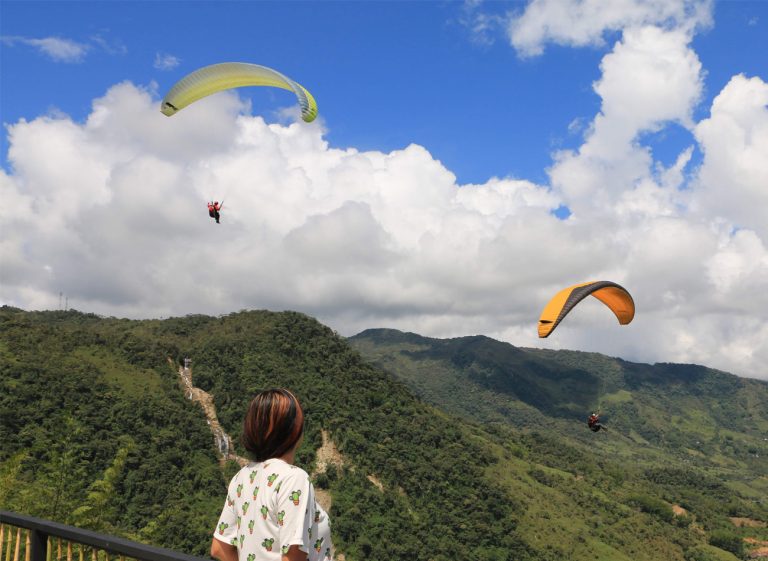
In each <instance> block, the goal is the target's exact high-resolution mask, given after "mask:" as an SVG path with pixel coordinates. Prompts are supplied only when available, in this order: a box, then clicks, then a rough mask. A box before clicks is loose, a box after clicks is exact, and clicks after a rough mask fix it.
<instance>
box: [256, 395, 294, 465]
mask: <svg viewBox="0 0 768 561" xmlns="http://www.w3.org/2000/svg"><path fill="white" fill-rule="evenodd" d="M303 433H304V412H303V411H302V409H301V405H299V400H298V399H296V396H295V395H293V394H292V393H291V392H289V391H288V390H285V389H271V390H264V391H263V392H261V393H259V394H257V395H256V397H254V398H253V400H252V401H251V404H250V405H249V406H248V413H246V415H245V422H244V423H243V438H242V442H243V446H245V449H246V450H248V451H249V452H250V453H251V454H252V455H253V459H254V460H256V461H257V462H263V461H265V460H268V459H270V458H279V457H280V456H282V455H283V454H285V453H286V452H288V451H289V450H291V448H293V447H294V446H296V443H297V442H299V439H301V435H302V434H303Z"/></svg>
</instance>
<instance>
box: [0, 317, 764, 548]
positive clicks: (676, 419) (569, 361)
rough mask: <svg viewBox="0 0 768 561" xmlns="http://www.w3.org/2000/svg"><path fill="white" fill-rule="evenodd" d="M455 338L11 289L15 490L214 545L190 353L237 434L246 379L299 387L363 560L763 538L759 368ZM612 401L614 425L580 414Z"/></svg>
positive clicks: (2, 458)
mask: <svg viewBox="0 0 768 561" xmlns="http://www.w3.org/2000/svg"><path fill="white" fill-rule="evenodd" d="M457 341H458V340H450V341H444V342H440V341H439V340H427V339H425V338H419V337H418V336H412V335H406V334H400V333H399V332H389V331H375V332H366V333H364V334H361V335H360V336H358V337H356V338H353V340H352V341H351V344H350V341H348V340H346V339H344V338H343V337H340V336H339V335H338V334H336V333H334V332H333V331H332V330H331V329H329V328H327V327H325V326H323V325H321V324H320V323H318V322H317V321H316V320H314V319H312V318H310V317H307V316H305V315H302V314H298V313H293V312H283V313H272V312H265V311H252V312H240V313H235V314H230V315H227V316H223V317H207V316H187V317H184V318H171V319H167V320H144V321H134V320H124V319H114V318H102V317H98V316H95V315H92V314H82V313H79V312H76V311H68V312H24V311H22V310H18V309H14V308H9V307H3V308H2V309H0V442H2V448H0V505H2V508H5V509H8V510H14V511H18V512H23V513H26V514H31V515H34V516H39V517H43V518H48V519H52V520H57V521H61V522H65V523H69V524H74V525H77V526H81V527H87V528H92V529H96V530H100V531H104V532H108V533H113V534H117V535H122V536H126V537H129V538H133V539H137V540H140V541H144V542H147V543H152V544H156V545H162V546H165V547H170V548H174V549H177V550H180V551H184V552H188V553H194V554H198V555H206V554H207V549H208V546H209V544H210V539H211V538H210V537H211V534H212V531H213V525H214V523H215V521H216V519H217V517H218V514H219V512H220V509H221V507H222V504H223V501H224V496H225V493H226V485H227V483H228V481H229V478H230V477H231V475H232V474H233V473H234V471H235V470H236V469H237V466H236V465H235V464H234V462H230V463H229V464H227V465H224V466H223V467H221V466H220V464H219V461H218V457H217V450H216V448H215V446H214V442H213V438H212V436H211V432H210V430H209V427H208V425H207V423H206V420H205V417H204V416H203V414H202V411H201V409H200V408H199V406H198V405H197V404H195V403H192V402H191V401H189V400H187V399H186V397H185V394H184V391H183V390H182V387H181V385H180V383H179V378H178V374H177V368H178V365H179V364H180V363H181V362H182V361H183V359H184V358H185V357H189V358H191V359H192V361H193V364H194V380H195V384H196V385H197V386H198V387H200V388H202V389H203V390H205V391H207V392H209V393H211V394H212V395H213V396H214V400H215V405H216V409H217V411H218V416H219V420H220V421H221V423H222V425H223V427H224V428H225V429H226V430H227V431H228V432H229V434H230V435H231V436H232V437H233V439H234V441H235V443H236V445H237V446H239V444H237V442H238V440H239V434H240V431H241V424H242V418H243V414H244V412H245V409H246V406H247V404H248V402H249V400H250V398H251V397H252V396H253V395H254V394H255V393H257V392H258V391H260V390H262V389H266V388H269V387H276V386H283V387H288V388H290V389H291V390H293V391H294V392H295V393H296V394H297V396H298V397H299V399H300V401H301V402H302V404H303V406H304V409H305V413H306V416H307V427H306V436H305V439H304V443H303V445H302V448H301V449H300V452H299V454H298V458H297V463H298V464H299V465H300V466H301V467H303V468H305V469H306V470H307V471H309V472H314V471H315V470H314V467H315V462H316V451H317V449H318V448H319V447H320V444H321V442H322V438H321V431H324V432H325V433H326V434H328V435H330V438H331V439H332V441H333V443H334V444H335V445H336V447H337V448H338V450H339V451H340V453H341V454H342V456H343V458H344V464H343V467H340V468H339V469H329V470H328V471H326V472H325V473H323V474H321V475H318V476H317V477H316V481H315V483H316V485H317V487H318V488H320V489H323V490H324V491H326V492H328V493H329V495H330V496H331V497H332V501H333V503H332V507H331V511H330V515H331V520H332V525H333V534H334V542H335V543H336V546H337V550H338V552H339V553H341V554H343V555H344V557H345V559H346V560H347V561H353V560H362V559H372V560H378V559H381V560H384V559H387V560H390V559H424V560H428V559H429V560H435V561H448V560H452V561H455V560H460V559H466V560H473V561H474V560H481V561H482V560H516V561H525V560H552V561H554V560H561V559H597V560H604V561H621V560H627V561H630V560H631V561H640V560H665V561H667V560H681V561H682V560H685V561H708V560H733V559H743V558H746V556H747V555H749V553H750V550H753V549H754V548H751V547H750V544H754V543H759V542H760V541H762V540H768V530H766V528H765V522H766V521H767V520H768V504H766V502H765V497H766V496H768V476H767V475H768V474H766V466H765V462H764V461H762V458H764V457H765V455H766V454H768V442H767V441H764V440H763V437H764V435H766V434H768V430H766V429H767V428H768V411H767V410H766V407H768V406H767V405H766V404H767V403H768V388H767V387H766V385H765V384H763V383H760V382H756V381H750V380H743V379H739V378H736V377H734V376H730V375H727V374H724V373H719V372H716V371H712V370H708V369H703V368H701V367H693V366H682V365H656V366H649V365H636V364H631V363H624V362H622V361H617V360H616V359H609V358H607V357H601V356H600V355H588V354H584V353H567V352H559V353H547V352H545V351H535V350H530V349H516V348H514V347H512V346H511V345H506V344H503V343H499V342H496V341H492V340H490V339H487V338H467V340H466V341H464V342H463V343H469V344H464V345H459V347H461V348H454V347H453V344H454V343H456V342H457ZM472 341H474V343H472ZM478 343H480V344H478ZM361 353H362V354H361ZM169 359H170V360H169ZM596 406H601V407H603V409H604V410H605V412H606V416H605V419H606V422H607V423H608V424H609V425H610V431H609V433H607V434H602V433H601V434H598V435H593V434H592V433H589V431H585V429H584V427H583V426H582V425H583V416H584V411H585V410H587V409H589V408H591V407H596ZM594 437H598V438H599V440H597V439H595V438H594ZM237 453H238V454H240V455H245V453H244V450H242V449H241V448H239V449H238V450H237ZM738 521H749V524H748V525H743V524H739V522H738ZM745 537H746V538H750V539H752V540H756V541H755V542H745V541H744V538H745Z"/></svg>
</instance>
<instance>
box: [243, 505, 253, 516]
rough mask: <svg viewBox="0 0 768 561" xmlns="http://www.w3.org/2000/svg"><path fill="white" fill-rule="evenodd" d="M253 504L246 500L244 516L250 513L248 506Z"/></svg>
mask: <svg viewBox="0 0 768 561" xmlns="http://www.w3.org/2000/svg"><path fill="white" fill-rule="evenodd" d="M249 506H251V503H249V502H248V501H245V502H244V503H243V516H245V515H246V514H247V513H248V507H249Z"/></svg>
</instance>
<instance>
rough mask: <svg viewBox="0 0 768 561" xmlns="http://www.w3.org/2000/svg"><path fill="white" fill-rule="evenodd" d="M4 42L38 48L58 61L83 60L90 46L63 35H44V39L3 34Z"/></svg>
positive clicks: (10, 44) (71, 61)
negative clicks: (62, 36)
mask: <svg viewBox="0 0 768 561" xmlns="http://www.w3.org/2000/svg"><path fill="white" fill-rule="evenodd" d="M1 39H2V42H3V43H5V44H6V45H8V46H13V45H16V44H21V45H28V46H30V47H34V48H36V49H37V50H38V51H40V52H41V53H42V54H44V55H46V56H47V57H49V58H51V59H52V60H54V61H56V62H70V63H73V62H82V61H83V59H84V58H85V55H86V53H87V52H88V50H89V49H90V47H89V46H88V45H86V44H84V43H79V42H77V41H73V40H72V39H64V38H61V37H44V38H42V39H37V38H31V37H18V36H7V35H6V36H3V37H2V38H1Z"/></svg>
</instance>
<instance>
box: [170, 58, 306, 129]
mask: <svg viewBox="0 0 768 561" xmlns="http://www.w3.org/2000/svg"><path fill="white" fill-rule="evenodd" d="M243 86H272V87H275V88H282V89H284V90H289V91H292V92H293V93H294V94H296V98H297V99H298V100H299V105H300V106H301V118H302V119H303V120H304V121H306V122H307V123H311V122H312V121H314V120H315V117H317V103H316V102H315V98H314V97H312V94H310V93H309V92H308V91H307V90H306V89H304V87H303V86H302V85H301V84H299V83H297V82H294V81H293V80H291V79H290V78H288V77H287V76H284V75H283V74H280V73H279V72H278V71H277V70H272V69H271V68H267V67H266V66H260V65H258V64H248V63H245V62H223V63H221V64H212V65H210V66H205V67H203V68H201V69H199V70H195V71H194V72H192V73H191V74H187V75H186V76H185V77H184V78H182V79H181V80H179V81H178V82H176V84H174V86H173V87H172V88H171V89H170V91H169V92H168V94H167V95H166V96H165V98H163V103H162V105H161V106H160V111H161V112H162V113H163V115H167V116H168V117H170V116H171V115H174V114H176V113H177V112H178V111H181V110H182V109H184V108H185V107H186V106H187V105H189V104H190V103H194V102H195V101H197V100H198V99H202V98H204V97H206V96H209V95H211V94H214V93H216V92H220V91H223V90H229V89H232V88H240V87H243Z"/></svg>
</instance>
